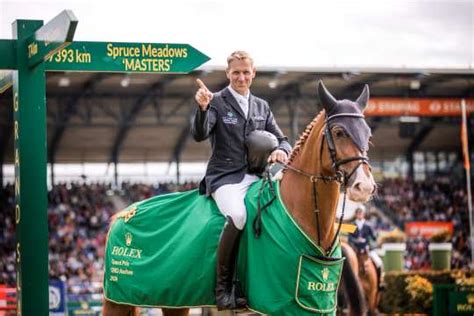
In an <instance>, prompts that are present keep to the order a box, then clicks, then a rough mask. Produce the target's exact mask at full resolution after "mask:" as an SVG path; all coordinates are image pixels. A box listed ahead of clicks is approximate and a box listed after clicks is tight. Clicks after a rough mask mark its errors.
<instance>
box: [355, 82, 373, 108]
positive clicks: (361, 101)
mask: <svg viewBox="0 0 474 316" xmlns="http://www.w3.org/2000/svg"><path fill="white" fill-rule="evenodd" d="M369 96H370V92H369V85H368V84H366V85H365V86H364V90H362V93H361V94H360V96H359V97H358V98H357V100H356V103H357V104H358V105H359V107H360V110H361V111H362V112H364V110H365V108H366V107H367V103H368V102H369Z"/></svg>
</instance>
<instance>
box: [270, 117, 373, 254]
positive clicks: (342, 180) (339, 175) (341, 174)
mask: <svg viewBox="0 0 474 316" xmlns="http://www.w3.org/2000/svg"><path fill="white" fill-rule="evenodd" d="M338 117H352V118H355V119H364V115H363V114H362V113H339V114H334V115H331V116H327V117H326V127H325V130H324V135H323V137H324V138H325V139H326V142H327V144H328V149H329V154H330V156H331V160H332V168H333V170H334V172H335V175H334V176H326V175H323V174H322V173H321V174H312V173H309V172H306V171H304V170H301V169H298V168H295V167H293V166H290V165H288V164H286V163H282V162H279V163H280V164H281V165H283V166H284V168H285V169H288V170H291V171H294V172H296V173H297V174H300V175H302V176H305V177H307V178H309V179H310V181H311V183H312V184H313V205H314V213H315V216H316V226H317V232H318V246H320V247H321V234H320V227H319V212H320V210H319V206H318V194H317V188H316V184H317V182H318V181H324V182H332V181H336V182H338V183H339V184H340V185H341V186H342V192H343V193H344V200H343V204H342V212H341V217H340V218H339V223H338V227H337V230H336V234H335V235H334V239H333V240H332V242H331V244H330V247H329V250H328V251H329V252H330V251H331V250H332V249H333V247H334V244H335V242H336V240H337V237H338V235H339V232H340V230H341V226H342V220H343V218H344V211H345V207H346V192H347V190H346V189H347V184H348V182H349V179H350V178H351V177H352V176H353V174H354V173H355V172H356V170H357V168H359V167H360V165H362V164H367V165H368V164H369V159H368V158H367V157H365V156H353V157H348V158H344V159H339V160H338V159H337V152H336V146H335V143H334V138H333V136H332V133H331V124H330V121H331V120H333V119H334V118H338ZM323 144H324V142H321V148H320V154H319V157H320V159H321V163H320V165H321V166H322V152H323ZM352 161H358V162H359V163H358V164H357V166H355V167H354V168H353V169H352V170H351V171H350V172H349V173H347V172H345V171H344V170H341V169H340V166H342V165H344V164H347V163H349V162H352ZM321 248H322V247H321Z"/></svg>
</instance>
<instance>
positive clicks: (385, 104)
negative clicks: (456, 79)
mask: <svg viewBox="0 0 474 316" xmlns="http://www.w3.org/2000/svg"><path fill="white" fill-rule="evenodd" d="M466 110H467V113H472V112H474V99H467V100H466ZM461 113H462V111H461V99H411V98H372V99H370V101H369V106H368V107H367V109H366V110H365V111H364V114H365V115H366V116H461Z"/></svg>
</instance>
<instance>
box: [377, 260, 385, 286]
mask: <svg viewBox="0 0 474 316" xmlns="http://www.w3.org/2000/svg"><path fill="white" fill-rule="evenodd" d="M375 271H376V272H377V285H378V289H379V291H382V290H384V289H385V286H384V284H382V267H378V266H377V265H375Z"/></svg>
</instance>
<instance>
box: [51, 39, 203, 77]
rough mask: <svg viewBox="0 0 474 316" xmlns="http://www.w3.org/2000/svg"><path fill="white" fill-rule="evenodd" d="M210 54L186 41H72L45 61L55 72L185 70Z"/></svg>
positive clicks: (199, 62) (196, 64)
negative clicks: (174, 42)
mask: <svg viewBox="0 0 474 316" xmlns="http://www.w3.org/2000/svg"><path fill="white" fill-rule="evenodd" d="M208 60H209V57H207V56H206V55H204V54H203V53H201V52H200V51H198V50H197V49H195V48H194V47H192V46H190V45H188V44H152V43H114V42H73V43H71V44H70V45H69V46H68V47H67V48H64V49H62V50H60V51H58V52H57V53H56V54H54V55H52V56H51V57H50V58H49V59H48V60H47V61H46V69H47V70H54V71H105V72H146V73H188V72H190V71H192V70H193V69H194V68H196V67H199V66H200V65H202V64H203V63H205V62H206V61H208Z"/></svg>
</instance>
